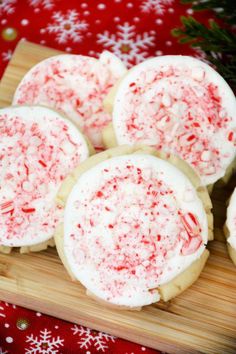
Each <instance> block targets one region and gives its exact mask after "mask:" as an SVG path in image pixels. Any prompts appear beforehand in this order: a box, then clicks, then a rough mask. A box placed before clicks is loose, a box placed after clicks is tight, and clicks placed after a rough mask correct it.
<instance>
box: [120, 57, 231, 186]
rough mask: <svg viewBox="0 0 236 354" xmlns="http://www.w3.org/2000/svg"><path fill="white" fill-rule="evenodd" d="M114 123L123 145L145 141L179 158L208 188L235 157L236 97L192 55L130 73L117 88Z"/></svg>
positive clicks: (152, 62)
mask: <svg viewBox="0 0 236 354" xmlns="http://www.w3.org/2000/svg"><path fill="white" fill-rule="evenodd" d="M113 125H114V129H115V134H116V138H117V141H118V144H119V145H123V144H131V145H132V144H134V143H137V142H138V143H140V142H142V143H144V144H148V145H152V146H154V147H157V149H163V150H165V151H168V152H171V153H174V154H177V155H179V156H180V157H181V158H183V159H184V160H186V161H187V162H189V163H190V164H191V165H192V167H193V168H194V169H195V170H196V172H198V174H199V175H200V176H201V179H202V183H203V184H204V185H208V184H212V183H215V182H216V181H217V180H218V179H219V178H221V177H222V176H224V174H225V171H226V168H227V167H228V166H229V164H230V163H231V162H232V161H233V159H234V157H235V152H236V148H235V146H236V100H235V97H234V94H233V92H232V91H231V89H230V87H229V86H228V84H227V83H226V82H225V81H224V79H223V78H222V77H221V76H220V75H219V74H218V73H217V72H216V71H215V70H213V69H212V68H211V67H210V66H208V65H207V64H205V63H203V62H201V61H199V60H197V59H194V58H192V57H187V56H163V57H158V58H153V59H149V60H146V61H145V62H143V63H141V64H139V65H137V66H136V67H134V68H133V69H131V70H130V72H129V73H128V74H127V75H126V76H125V78H124V79H123V80H122V82H121V84H120V86H119V87H118V91H117V94H116V97H115V103H114V110H113ZM202 154H203V155H202Z"/></svg>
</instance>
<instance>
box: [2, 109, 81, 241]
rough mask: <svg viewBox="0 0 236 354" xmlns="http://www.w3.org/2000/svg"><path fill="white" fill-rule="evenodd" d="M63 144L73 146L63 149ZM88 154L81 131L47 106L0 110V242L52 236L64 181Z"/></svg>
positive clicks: (43, 239)
mask: <svg viewBox="0 0 236 354" xmlns="http://www.w3.org/2000/svg"><path fill="white" fill-rule="evenodd" d="M64 144H70V145H71V146H73V148H74V149H73V152H70V153H68V151H67V152H65V151H64V150H63V146H64ZM87 156H88V149H87V145H86V143H85V141H84V139H83V137H82V135H81V134H80V133H79V131H78V130H77V129H76V128H75V127H74V126H73V125H72V123H70V122H69V121H67V120H65V119H63V118H62V117H61V116H60V115H58V114H57V113H56V112H53V111H51V110H49V109H46V108H43V107H18V108H6V109H2V110H0V171H1V185H0V215H1V218H0V230H1V232H0V244H3V245H8V246H24V245H31V244H37V243H40V242H44V241H46V240H47V239H49V238H50V237H52V236H53V233H54V229H55V227H56V225H57V223H58V222H59V221H60V220H61V217H62V210H61V209H60V208H58V207H56V204H55V202H54V198H55V196H56V193H57V190H58V188H59V186H60V184H61V181H62V180H63V179H64V178H65V177H66V175H67V174H68V173H69V172H70V171H71V169H73V168H74V167H75V166H77V165H78V164H79V163H80V162H81V161H83V160H84V159H85V158H87Z"/></svg>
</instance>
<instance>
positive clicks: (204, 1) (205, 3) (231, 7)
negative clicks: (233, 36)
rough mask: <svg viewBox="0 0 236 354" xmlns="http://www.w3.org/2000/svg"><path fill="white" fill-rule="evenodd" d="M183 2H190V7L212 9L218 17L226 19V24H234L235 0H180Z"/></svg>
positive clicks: (235, 17)
mask: <svg viewBox="0 0 236 354" xmlns="http://www.w3.org/2000/svg"><path fill="white" fill-rule="evenodd" d="M181 2H182V3H183V4H192V9H193V10H195V11H199V10H213V11H215V13H216V15H217V16H218V17H219V18H222V19H223V20H224V21H227V23H228V24H231V25H235V24H236V3H235V0H182V1H181Z"/></svg>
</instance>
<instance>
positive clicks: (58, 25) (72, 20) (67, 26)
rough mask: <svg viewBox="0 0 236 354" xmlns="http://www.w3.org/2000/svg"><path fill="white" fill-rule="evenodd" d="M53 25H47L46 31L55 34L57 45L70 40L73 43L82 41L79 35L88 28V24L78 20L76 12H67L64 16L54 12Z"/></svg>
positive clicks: (59, 12) (78, 15)
mask: <svg viewBox="0 0 236 354" xmlns="http://www.w3.org/2000/svg"><path fill="white" fill-rule="evenodd" d="M52 19H53V20H54V22H53V23H51V24H48V26H47V27H46V31H48V32H49V33H55V34H56V40H57V42H58V43H60V44H61V43H66V42H67V41H68V40H72V42H74V43H79V42H81V41H82V38H83V36H82V35H81V33H82V32H84V31H85V30H86V29H87V28H88V23H87V22H86V21H84V20H80V14H79V13H78V12H77V11H76V10H68V11H67V12H66V13H65V14H63V13H62V12H61V11H57V12H54V14H53V16H52Z"/></svg>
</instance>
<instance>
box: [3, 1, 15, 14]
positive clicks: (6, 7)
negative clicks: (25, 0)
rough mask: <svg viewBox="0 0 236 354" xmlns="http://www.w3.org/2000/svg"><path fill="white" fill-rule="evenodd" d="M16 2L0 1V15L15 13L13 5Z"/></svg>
mask: <svg viewBox="0 0 236 354" xmlns="http://www.w3.org/2000/svg"><path fill="white" fill-rule="evenodd" d="M16 2H17V0H2V1H0V15H2V14H7V15H10V14H13V13H14V12H15V6H14V5H15V4H16Z"/></svg>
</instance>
